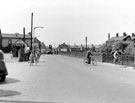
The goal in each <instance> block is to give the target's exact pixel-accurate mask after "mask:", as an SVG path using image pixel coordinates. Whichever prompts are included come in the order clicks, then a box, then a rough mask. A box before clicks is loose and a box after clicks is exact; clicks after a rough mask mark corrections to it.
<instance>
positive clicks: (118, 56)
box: [113, 50, 120, 64]
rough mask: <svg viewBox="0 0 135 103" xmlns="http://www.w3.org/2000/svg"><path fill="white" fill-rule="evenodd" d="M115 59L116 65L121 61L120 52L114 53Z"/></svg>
mask: <svg viewBox="0 0 135 103" xmlns="http://www.w3.org/2000/svg"><path fill="white" fill-rule="evenodd" d="M113 57H114V63H115V64H116V63H117V62H118V61H119V59H120V53H119V52H118V50H116V51H115V52H114V54H113Z"/></svg>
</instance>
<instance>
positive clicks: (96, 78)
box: [0, 55, 135, 103]
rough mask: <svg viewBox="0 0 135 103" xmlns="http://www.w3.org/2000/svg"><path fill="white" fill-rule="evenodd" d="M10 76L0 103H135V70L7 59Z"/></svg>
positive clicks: (52, 59) (68, 60)
mask: <svg viewBox="0 0 135 103" xmlns="http://www.w3.org/2000/svg"><path fill="white" fill-rule="evenodd" d="M5 61H6V65H7V68H8V72H9V75H8V76H7V79H6V81H5V82H4V83H0V103H3V102H4V103H135V70H134V69H133V68H132V67H124V66H119V65H113V64H108V63H98V65H97V66H91V65H84V64H83V63H82V59H79V58H74V57H68V56H61V55H42V56H41V59H40V62H39V64H38V65H34V66H30V65H29V63H28V62H18V61H17V58H10V56H7V55H6V60H5Z"/></svg>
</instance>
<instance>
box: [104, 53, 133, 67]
mask: <svg viewBox="0 0 135 103" xmlns="http://www.w3.org/2000/svg"><path fill="white" fill-rule="evenodd" d="M102 58H103V62H108V63H113V60H114V58H113V55H112V54H103V56H102ZM121 65H126V66H131V67H134V66H135V55H133V54H132V55H131V54H122V55H121Z"/></svg>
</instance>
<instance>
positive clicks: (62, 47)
mask: <svg viewBox="0 0 135 103" xmlns="http://www.w3.org/2000/svg"><path fill="white" fill-rule="evenodd" d="M58 51H63V52H67V51H70V46H69V45H67V44H65V43H63V44H60V45H59V46H58Z"/></svg>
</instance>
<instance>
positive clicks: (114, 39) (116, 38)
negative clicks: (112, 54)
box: [108, 35, 131, 41]
mask: <svg viewBox="0 0 135 103" xmlns="http://www.w3.org/2000/svg"><path fill="white" fill-rule="evenodd" d="M128 37H130V35H127V36H118V37H112V38H111V39H109V40H108V41H122V40H124V39H126V38H128ZM130 38H131V37H130Z"/></svg>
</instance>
